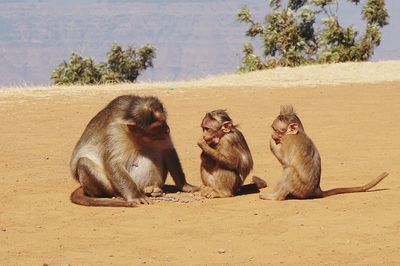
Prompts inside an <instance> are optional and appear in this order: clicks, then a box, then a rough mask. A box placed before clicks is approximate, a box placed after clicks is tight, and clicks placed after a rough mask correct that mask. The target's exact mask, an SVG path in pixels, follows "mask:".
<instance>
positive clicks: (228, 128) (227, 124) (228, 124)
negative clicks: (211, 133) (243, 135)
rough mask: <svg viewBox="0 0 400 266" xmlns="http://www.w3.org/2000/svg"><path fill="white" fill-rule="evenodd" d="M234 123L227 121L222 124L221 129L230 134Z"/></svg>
mask: <svg viewBox="0 0 400 266" xmlns="http://www.w3.org/2000/svg"><path fill="white" fill-rule="evenodd" d="M232 126H233V124H232V121H225V122H223V123H222V126H221V129H222V131H223V132H224V133H229V132H231V130H232Z"/></svg>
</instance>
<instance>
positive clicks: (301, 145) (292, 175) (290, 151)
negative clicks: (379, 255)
mask: <svg viewBox="0 0 400 266" xmlns="http://www.w3.org/2000/svg"><path fill="white" fill-rule="evenodd" d="M272 128H273V129H274V133H273V134H272V138H271V141H270V148H271V151H272V153H273V154H274V155H275V157H276V158H277V159H278V161H279V162H280V163H281V165H282V167H283V173H282V177H281V179H280V180H279V181H278V184H277V185H276V187H275V189H274V191H273V192H272V193H262V194H260V198H261V199H269V200H285V199H286V198H288V197H292V198H297V199H309V198H321V197H327V196H331V195H336V194H342V193H353V192H365V191H367V190H369V189H371V188H372V187H374V186H375V185H377V184H378V183H379V182H380V181H382V179H384V178H385V177H386V176H387V175H388V173H386V172H385V173H382V174H381V175H380V176H378V177H377V178H375V179H374V180H372V181H371V182H369V183H368V184H366V185H364V186H361V187H350V188H335V189H331V190H327V191H322V190H321V188H320V177H321V158H320V155H319V152H318V150H317V148H316V146H315V145H314V143H313V142H312V140H311V139H310V138H309V137H308V136H307V134H306V133H305V131H304V128H303V125H302V123H301V121H300V119H299V117H298V116H297V115H296V113H295V112H294V110H293V107H292V106H284V107H282V108H281V113H280V115H279V116H278V117H277V118H276V119H275V121H274V123H273V124H272Z"/></svg>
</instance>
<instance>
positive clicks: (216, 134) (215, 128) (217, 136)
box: [201, 118, 230, 147]
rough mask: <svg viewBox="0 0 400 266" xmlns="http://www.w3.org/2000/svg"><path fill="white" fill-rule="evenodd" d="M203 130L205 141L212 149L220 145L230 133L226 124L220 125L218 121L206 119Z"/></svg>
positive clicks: (202, 124) (202, 125)
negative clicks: (222, 139)
mask: <svg viewBox="0 0 400 266" xmlns="http://www.w3.org/2000/svg"><path fill="white" fill-rule="evenodd" d="M201 128H202V129H203V139H204V141H205V142H207V144H208V145H209V146H211V147H214V146H216V145H218V143H219V142H220V140H221V138H222V137H223V136H224V135H225V134H226V133H228V132H229V131H230V128H229V131H227V127H226V125H225V123H220V122H219V121H217V120H211V119H207V118H204V119H203V122H202V123H201Z"/></svg>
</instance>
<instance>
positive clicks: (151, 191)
mask: <svg viewBox="0 0 400 266" xmlns="http://www.w3.org/2000/svg"><path fill="white" fill-rule="evenodd" d="M143 192H144V194H145V195H146V196H149V197H161V196H162V195H164V191H163V190H162V189H161V188H160V187H155V186H148V187H145V188H144V189H143Z"/></svg>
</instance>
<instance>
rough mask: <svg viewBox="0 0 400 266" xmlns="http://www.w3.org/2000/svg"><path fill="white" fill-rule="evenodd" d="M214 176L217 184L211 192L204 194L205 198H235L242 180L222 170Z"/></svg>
mask: <svg viewBox="0 0 400 266" xmlns="http://www.w3.org/2000/svg"><path fill="white" fill-rule="evenodd" d="M214 175H215V183H214V184H213V185H212V186H211V187H212V188H211V190H206V191H205V192H203V193H202V194H204V196H205V197H207V198H227V197H232V196H235V195H236V194H237V193H238V191H239V186H240V185H241V184H242V180H241V178H240V177H239V176H238V175H237V174H236V173H234V172H232V171H229V170H222V169H220V170H219V172H218V173H214Z"/></svg>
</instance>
